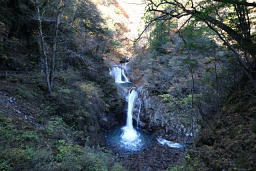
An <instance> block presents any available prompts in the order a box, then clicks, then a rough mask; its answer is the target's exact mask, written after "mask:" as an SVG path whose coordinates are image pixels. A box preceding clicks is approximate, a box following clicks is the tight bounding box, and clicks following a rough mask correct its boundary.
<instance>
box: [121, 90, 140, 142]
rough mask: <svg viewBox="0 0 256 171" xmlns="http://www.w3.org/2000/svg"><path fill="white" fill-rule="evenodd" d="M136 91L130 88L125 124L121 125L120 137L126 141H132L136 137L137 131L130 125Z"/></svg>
mask: <svg viewBox="0 0 256 171" xmlns="http://www.w3.org/2000/svg"><path fill="white" fill-rule="evenodd" d="M137 96H138V93H137V92H136V91H135V90H132V91H131V92H130V93H129V95H128V110H127V119H126V126H125V127H123V128H122V129H123V134H122V139H123V140H124V141H126V142H131V141H134V140H135V139H136V138H137V137H138V134H137V131H136V130H135V129H134V128H133V125H132V114H133V107H134V103H135V100H136V99H137Z"/></svg>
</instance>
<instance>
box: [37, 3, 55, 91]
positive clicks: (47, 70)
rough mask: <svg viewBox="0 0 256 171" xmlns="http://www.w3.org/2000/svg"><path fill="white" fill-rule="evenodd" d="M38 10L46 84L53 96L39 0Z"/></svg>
mask: <svg viewBox="0 0 256 171" xmlns="http://www.w3.org/2000/svg"><path fill="white" fill-rule="evenodd" d="M36 9H37V15H38V22H39V34H40V35H39V36H40V44H41V50H42V55H43V61H44V66H45V78H46V83H47V87H48V92H49V94H51V93H52V89H51V81H50V69H49V64H48V63H49V61H48V56H47V52H46V49H45V45H46V44H45V41H44V35H43V28H42V19H41V12H40V7H39V3H38V0H36Z"/></svg>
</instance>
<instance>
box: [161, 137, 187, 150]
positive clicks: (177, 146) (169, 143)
mask: <svg viewBox="0 0 256 171" xmlns="http://www.w3.org/2000/svg"><path fill="white" fill-rule="evenodd" d="M157 141H158V143H159V144H161V145H167V146H168V147H171V148H182V147H183V146H182V145H181V144H180V143H175V142H171V141H168V140H166V139H163V138H161V137H159V138H157Z"/></svg>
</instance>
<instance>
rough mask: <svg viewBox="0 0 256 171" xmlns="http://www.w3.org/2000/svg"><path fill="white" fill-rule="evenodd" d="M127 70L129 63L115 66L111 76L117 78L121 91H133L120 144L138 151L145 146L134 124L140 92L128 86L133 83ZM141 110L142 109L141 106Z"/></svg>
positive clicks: (130, 94)
mask: <svg viewBox="0 0 256 171" xmlns="http://www.w3.org/2000/svg"><path fill="white" fill-rule="evenodd" d="M126 69H127V63H126V64H121V65H118V66H113V67H112V69H111V70H110V75H111V76H112V77H114V78H115V82H116V83H117V85H118V86H119V87H121V89H125V90H127V89H131V90H130V91H128V93H127V95H126V100H127V103H128V109H127V118H126V125H125V126H123V127H122V128H121V131H122V133H121V135H120V134H119V136H120V137H119V138H120V140H119V142H120V146H122V147H124V148H126V149H130V150H138V149H140V148H141V147H142V146H143V143H142V137H141V134H140V133H139V132H138V131H136V130H135V128H134V127H133V124H132V121H133V120H132V119H133V117H132V116H133V109H134V105H135V102H136V101H137V99H138V92H137V91H136V90H135V89H134V87H131V86H130V87H129V86H127V83H131V82H129V79H128V77H127V76H126V75H125V71H126ZM125 84H126V86H125ZM130 85H132V84H130ZM125 92H127V91H125ZM140 108H141V105H140ZM139 110H140V109H139ZM138 115H139V114H138ZM138 117H139V116H138ZM138 117H137V118H138ZM137 122H138V119H137ZM137 125H138V123H137Z"/></svg>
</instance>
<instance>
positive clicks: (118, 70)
mask: <svg viewBox="0 0 256 171" xmlns="http://www.w3.org/2000/svg"><path fill="white" fill-rule="evenodd" d="M109 73H110V75H111V76H113V77H114V78H115V82H116V83H126V82H129V79H128V78H127V76H126V75H125V72H124V69H123V68H122V67H119V66H114V67H113V68H112V69H111V70H110V72H109Z"/></svg>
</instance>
